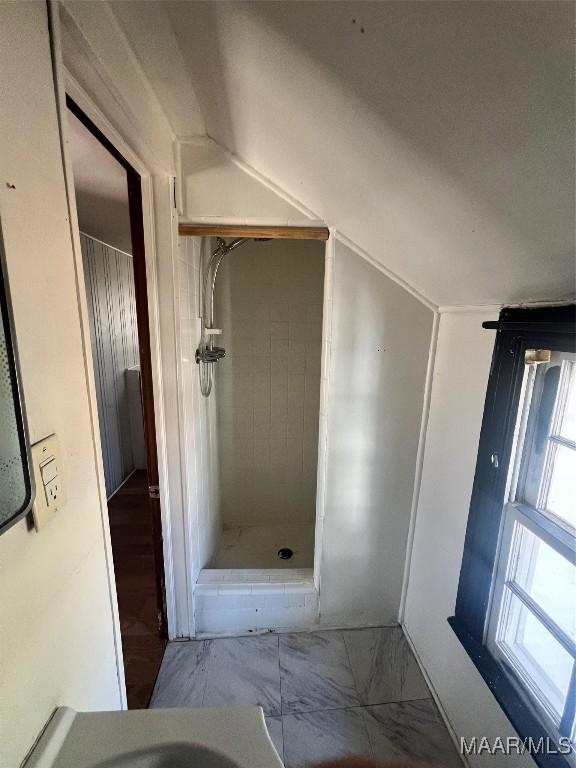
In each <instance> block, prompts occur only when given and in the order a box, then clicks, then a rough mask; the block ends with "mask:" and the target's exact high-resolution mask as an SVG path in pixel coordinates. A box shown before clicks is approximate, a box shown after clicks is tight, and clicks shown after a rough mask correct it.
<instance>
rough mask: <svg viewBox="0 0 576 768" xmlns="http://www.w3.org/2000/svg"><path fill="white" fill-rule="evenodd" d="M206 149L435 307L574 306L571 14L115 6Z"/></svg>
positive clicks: (542, 5) (403, 6)
mask: <svg viewBox="0 0 576 768" xmlns="http://www.w3.org/2000/svg"><path fill="white" fill-rule="evenodd" d="M112 7H113V9H114V12H115V14H116V15H117V17H118V19H119V21H120V23H121V24H122V26H123V28H124V31H125V33H126V35H127V37H128V39H129V42H130V44H131V45H132V47H133V49H134V51H135V53H136V55H137V56H138V58H139V60H140V62H141V65H142V67H143V69H144V70H145V72H146V74H147V76H148V78H149V80H150V83H151V85H152V87H153V88H154V90H155V91H156V94H157V96H158V99H159V100H160V102H161V104H162V105H163V108H164V110H165V112H166V115H167V116H168V118H169V120H170V122H171V123H172V126H173V128H174V131H175V133H176V134H179V135H186V134H193V133H199V132H200V133H201V132H203V131H206V133H207V134H208V135H209V136H210V137H212V138H213V139H214V140H216V141H217V142H218V143H220V144H221V145H222V146H224V147H225V148H227V149H228V150H230V151H231V152H233V153H234V154H236V155H238V156H239V157H240V158H241V159H242V160H244V161H245V162H247V163H248V164H250V165H251V166H253V167H254V168H255V169H256V170H257V171H259V172H260V173H262V174H263V175H264V176H266V177H268V178H269V179H271V180H272V181H273V182H275V183H276V184H277V185H278V186H280V187H281V188H283V189H285V190H286V191H287V192H288V193H289V194H291V195H292V196H294V197H295V198H297V199H299V200H301V201H302V202H303V203H304V204H305V205H306V206H307V207H308V208H310V209H311V210H313V211H314V212H315V213H316V214H317V215H318V216H319V217H321V218H323V219H324V220H325V221H326V222H327V223H328V224H329V225H331V226H334V227H336V228H337V229H338V230H339V231H341V232H342V233H343V234H345V235H346V236H347V237H348V238H350V239H351V240H352V241H354V242H356V243H357V244H358V245H359V246H361V247H362V248H364V249H365V250H366V251H368V252H369V253H370V254H371V256H372V257H373V258H375V259H376V260H378V261H380V262H381V263H382V264H384V265H385V266H386V267H387V268H388V269H390V270H392V271H393V272H395V273H396V274H398V275H399V276H401V277H402V278H403V279H404V280H406V281H407V282H408V283H410V284H411V285H412V286H413V287H414V288H416V289H417V290H419V291H420V292H421V293H422V294H423V295H425V296H426V297H428V298H429V299H431V300H432V301H434V302H436V303H437V304H476V303H505V302H520V301H529V300H548V299H560V298H566V297H568V296H570V295H571V294H573V293H574V272H575V266H574V66H573V56H574V42H573V23H574V6H573V4H572V3H569V2H553V3H549V2H537V1H536V2H485V1H484V0H474V2H469V1H467V0H463V2H458V3H454V2H436V1H435V0H434V1H430V2H388V1H386V0H383V1H382V2H314V1H310V2H248V3H245V2H231V3H229V2H173V1H172V0H167V1H166V2H148V3H135V2H131V3H127V2H115V3H112Z"/></svg>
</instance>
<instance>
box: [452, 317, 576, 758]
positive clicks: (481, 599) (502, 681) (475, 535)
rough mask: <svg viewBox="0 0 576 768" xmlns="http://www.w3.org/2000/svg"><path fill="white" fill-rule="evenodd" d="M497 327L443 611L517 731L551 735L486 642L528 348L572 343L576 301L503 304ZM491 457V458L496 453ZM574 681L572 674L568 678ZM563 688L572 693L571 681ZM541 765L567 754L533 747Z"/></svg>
mask: <svg viewBox="0 0 576 768" xmlns="http://www.w3.org/2000/svg"><path fill="white" fill-rule="evenodd" d="M483 325H484V327H485V328H495V329H496V330H497V333H496V343H495V346H494V354H493V357H492V366H491V370H490V376H489V380H488V389H487V392H486V401H485V404H484V415H483V419H482V429H481V433H480V442H479V447H478V458H477V463H476V473H475V476H474V486H473V490H472V498H471V502H470V512H469V516H468V525H467V529H466V538H465V541H464V554H463V558H462V567H461V570H460V581H459V585H458V595H457V599H456V607H455V612H454V616H452V617H450V618H449V619H448V622H449V623H450V625H451V627H452V629H453V630H454V632H455V633H456V635H457V637H458V639H459V640H460V642H461V644H462V645H463V647H464V649H465V650H466V652H467V654H468V656H469V657H470V659H471V660H472V662H473V663H474V665H475V666H476V668H477V669H478V671H479V672H480V674H481V675H482V677H483V678H484V680H485V682H486V683H487V685H488V686H489V688H490V690H491V691H492V693H493V694H494V696H495V698H496V700H497V701H498V703H499V704H500V706H501V707H502V709H503V710H504V712H505V714H506V715H507V717H508V718H509V720H510V721H511V723H512V725H513V726H514V728H515V729H516V731H517V732H518V734H519V736H520V737H521V738H529V737H531V738H532V739H534V740H535V741H536V742H538V740H540V739H544V740H546V739H547V740H549V743H551V744H554V742H555V739H554V737H553V735H552V733H550V732H549V731H548V729H547V728H546V727H545V725H544V724H543V722H542V720H541V718H540V717H539V714H538V712H537V710H536V709H535V708H534V706H533V704H532V702H531V699H530V697H529V696H528V694H527V693H526V695H524V694H523V692H522V686H521V684H519V681H518V679H517V678H516V676H515V674H514V672H513V671H512V670H511V669H509V668H507V667H506V666H505V665H504V664H502V663H501V662H499V661H497V660H496V659H495V658H494V656H493V655H492V654H491V653H490V651H489V650H488V648H487V647H486V645H485V642H484V637H485V628H486V621H487V612H488V608H489V600H490V592H491V587H492V581H493V577H494V570H495V568H496V565H497V563H496V556H497V545H498V537H499V533H500V525H501V521H502V515H503V510H504V496H505V490H506V480H507V476H508V467H509V463H510V459H511V452H512V442H513V436H514V427H515V423H516V416H517V412H518V406H519V402H520V392H521V387H522V379H523V375H524V353H525V351H526V350H527V349H550V350H561V351H566V352H574V351H576V336H575V333H576V307H575V306H574V305H570V306H562V307H546V308H538V309H525V308H507V309H504V310H502V312H501V313H500V318H499V320H498V321H497V322H489V323H484V324H483ZM495 457H497V461H495ZM573 683H574V680H573ZM569 696H572V697H574V698H576V690H574V684H573V685H572V687H571V690H570V692H569ZM533 757H534V759H535V760H536V762H537V764H538V765H539V766H541V768H569V766H570V763H569V762H568V760H567V758H566V756H565V755H562V754H560V753H559V752H558V753H556V754H554V752H553V751H551V752H550V753H548V754H543V753H539V754H535V755H533Z"/></svg>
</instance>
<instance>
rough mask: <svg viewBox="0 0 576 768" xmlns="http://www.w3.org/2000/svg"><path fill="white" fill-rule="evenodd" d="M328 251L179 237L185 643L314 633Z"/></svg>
mask: <svg viewBox="0 0 576 768" xmlns="http://www.w3.org/2000/svg"><path fill="white" fill-rule="evenodd" d="M325 251H326V242H324V241H322V240H307V239H274V238H273V239H269V238H247V237H238V238H223V237H186V238H182V239H181V241H180V259H179V270H178V282H179V297H178V298H179V317H180V333H179V343H180V376H181V379H182V384H183V386H182V392H183V402H182V403H181V414H182V419H183V424H182V426H183V427H184V429H183V434H184V445H183V446H181V447H182V457H183V458H182V461H183V474H184V477H185V486H186V487H185V499H184V502H185V505H186V507H187V509H188V512H189V519H190V542H189V544H190V549H191V552H190V557H189V560H190V562H191V570H192V574H191V578H192V580H193V582H194V597H195V599H194V604H195V617H194V623H195V634H196V636H199V637H202V636H204V637H209V636H213V635H219V636H221V635H223V634H239V633H245V632H255V631H270V630H282V629H299V628H307V627H309V626H311V625H312V624H313V623H314V622H315V620H316V614H317V598H318V595H317V589H316V587H317V585H316V584H315V579H314V552H315V539H316V508H317V490H318V488H317V477H318V464H319V463H318V445H319V427H320V394H321V376H322V332H323V317H324V284H325V271H326V270H325V261H326V259H325Z"/></svg>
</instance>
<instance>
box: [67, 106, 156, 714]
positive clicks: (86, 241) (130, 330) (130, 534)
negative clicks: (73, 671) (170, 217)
mask: <svg viewBox="0 0 576 768" xmlns="http://www.w3.org/2000/svg"><path fill="white" fill-rule="evenodd" d="M66 104H67V136H68V147H69V151H70V157H71V160H72V169H73V177H74V191H75V196H76V207H77V212H78V225H79V229H80V244H81V250H82V261H83V266H84V282H85V291H86V301H87V307H88V315H89V321H90V337H91V347H92V358H93V360H92V362H93V367H94V380H95V384H96V398H97V405H98V422H99V428H100V447H101V455H102V463H103V468H104V478H105V484H106V496H107V499H108V518H109V524H110V538H111V545H112V555H113V561H114V572H115V582H116V592H117V598H118V612H119V618H120V631H121V638H122V651H123V659H124V672H125V681H126V695H127V701H128V707H129V708H130V709H137V708H145V707H147V706H148V703H149V701H150V697H151V695H152V691H153V687H154V683H155V680H156V676H157V674H158V670H159V667H160V663H161V661H162V656H163V653H164V648H165V645H166V638H167V618H166V600H165V585H164V561H163V548H162V527H161V517H160V500H159V492H158V458H157V450H156V432H155V419H154V397H153V387H152V367H151V355H150V336H149V321H148V298H147V296H148V294H147V286H146V263H145V252H144V227H143V215H142V189H141V177H140V176H139V174H138V173H137V172H136V171H135V169H134V168H133V167H132V166H131V165H130V164H129V163H128V162H127V161H126V160H125V158H124V157H123V156H122V155H121V154H120V153H119V152H118V151H117V150H116V148H115V147H114V146H113V145H112V144H111V143H110V141H109V140H108V139H107V138H106V136H104V134H102V132H101V131H100V130H99V129H98V127H97V126H96V125H94V123H93V122H92V121H91V120H90V119H89V118H88V117H87V116H86V115H85V114H84V112H83V111H82V110H81V109H80V108H79V107H78V106H77V105H76V104H75V102H74V101H73V100H72V99H71V98H70V97H68V96H67V98H66Z"/></svg>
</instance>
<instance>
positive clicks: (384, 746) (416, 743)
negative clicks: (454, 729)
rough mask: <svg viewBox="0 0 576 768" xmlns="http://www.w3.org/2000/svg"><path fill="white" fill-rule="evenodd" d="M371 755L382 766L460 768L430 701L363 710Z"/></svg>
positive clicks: (372, 707) (402, 703)
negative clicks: (405, 763)
mask: <svg viewBox="0 0 576 768" xmlns="http://www.w3.org/2000/svg"><path fill="white" fill-rule="evenodd" d="M362 711H363V713H364V716H365V718H366V721H365V722H366V728H367V731H368V736H369V739H370V745H371V749H372V754H373V756H374V757H375V758H377V759H379V760H383V761H385V762H388V761H395V760H410V761H415V762H418V763H420V764H422V763H423V764H427V765H437V766H442V768H462V760H461V759H460V756H459V755H458V753H457V751H456V749H455V747H454V744H453V742H452V739H451V738H450V734H449V733H448V730H447V729H446V726H445V725H444V723H443V722H442V719H441V718H440V715H439V714H438V711H437V709H436V706H435V704H434V702H433V701H432V699H421V700H419V701H405V702H394V703H391V704H379V705H376V706H371V707H363V708H362Z"/></svg>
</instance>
